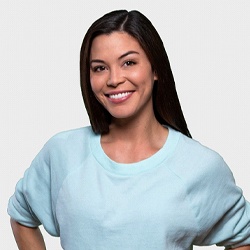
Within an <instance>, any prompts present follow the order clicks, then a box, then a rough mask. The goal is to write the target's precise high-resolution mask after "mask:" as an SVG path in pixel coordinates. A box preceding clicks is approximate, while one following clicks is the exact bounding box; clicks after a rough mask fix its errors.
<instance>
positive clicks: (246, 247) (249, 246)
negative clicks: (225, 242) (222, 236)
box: [234, 245, 250, 250]
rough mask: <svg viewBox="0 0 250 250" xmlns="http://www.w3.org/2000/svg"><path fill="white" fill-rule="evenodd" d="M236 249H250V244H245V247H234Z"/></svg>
mask: <svg viewBox="0 0 250 250" xmlns="http://www.w3.org/2000/svg"><path fill="white" fill-rule="evenodd" d="M234 250H250V245H248V246H243V247H237V248H234Z"/></svg>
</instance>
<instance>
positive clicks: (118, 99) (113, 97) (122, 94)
mask: <svg viewBox="0 0 250 250" xmlns="http://www.w3.org/2000/svg"><path fill="white" fill-rule="evenodd" d="M133 92H134V91H131V90H125V91H113V92H109V93H107V94H105V96H106V97H107V98H108V100H109V101H110V102H112V103H115V104H118V103H122V102H125V101H126V100H128V99H129V98H130V97H131V96H132V94H133Z"/></svg>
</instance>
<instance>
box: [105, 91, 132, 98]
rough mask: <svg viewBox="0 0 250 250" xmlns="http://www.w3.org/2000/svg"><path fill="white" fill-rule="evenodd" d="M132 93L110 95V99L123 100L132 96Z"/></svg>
mask: <svg viewBox="0 0 250 250" xmlns="http://www.w3.org/2000/svg"><path fill="white" fill-rule="evenodd" d="M130 93H131V92H124V93H119V94H113V95H109V97H110V98H112V99H119V98H123V97H126V96H128V95H129V94H130Z"/></svg>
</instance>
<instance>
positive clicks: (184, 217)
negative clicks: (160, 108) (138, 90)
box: [8, 127, 250, 250]
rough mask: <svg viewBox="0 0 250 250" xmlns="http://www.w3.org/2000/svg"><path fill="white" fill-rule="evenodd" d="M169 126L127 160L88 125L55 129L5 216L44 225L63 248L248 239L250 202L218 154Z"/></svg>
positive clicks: (232, 243) (135, 249)
mask: <svg viewBox="0 0 250 250" xmlns="http://www.w3.org/2000/svg"><path fill="white" fill-rule="evenodd" d="M168 129H169V135H168V138H167V140H166V142H165V144H164V146H163V147H162V148H161V149H160V150H159V151H158V152H157V153H155V154H154V155H153V156H151V157H149V158H148V159H146V160H143V161H140V162H137V163H132V164H120V163H116V162H114V161H112V160H111V159H110V158H109V157H108V156H107V155H106V154H105V153H104V151H103V150H102V147H101V144H100V135H96V134H94V133H93V131H92V129H91V127H84V128H79V129H75V130H70V131H66V132H61V133H59V134H57V135H55V136H53V137H52V138H51V139H50V140H49V141H48V142H47V143H46V144H45V145H44V147H43V148H42V150H41V151H40V152H39V153H38V155H37V156H36V157H35V159H34V160H33V162H32V164H31V166H30V168H28V169H27V170H26V172H25V174H24V177H23V178H22V179H21V180H20V181H19V182H18V183H17V186H16V190H15V193H14V195H13V196H12V197H11V198H10V200H9V206H8V213H9V215H10V216H11V217H12V218H13V219H15V220H16V221H18V222H19V223H21V224H23V225H26V226H30V227H36V226H39V225H41V224H42V225H43V226H44V228H45V229H46V230H47V232H48V233H49V234H51V235H53V236H60V240H61V245H62V248H63V249H65V250H83V249H84V250H85V249H86V250H92V249H98V250H102V249H108V250H117V249H119V250H125V249H126V250H128V249H129V250H140V249H141V250H147V249H148V250H152V249H157V250H163V249H164V250H166V249H182V250H184V249H185V250H186V249H192V246H193V245H210V244H218V245H224V246H226V247H227V248H228V249H229V248H233V247H237V246H241V245H246V244H250V218H249V216H250V204H249V203H248V202H247V201H246V200H245V199H244V197H243V195H242V191H241V189H240V188H239V187H237V186H236V185H235V182H234V178H233V175H232V173H231V171H230V170H229V168H228V166H227V165H226V163H225V162H224V160H223V159H222V157H221V156H220V155H219V154H217V153H216V152H214V151H213V150H211V149H208V148H207V147H205V146H203V145H201V144H200V143H199V142H197V141H195V140H193V139H190V138H188V137H186V136H185V135H183V134H181V133H179V132H177V131H175V130H174V129H172V128H168ZM142 150H143V149H142Z"/></svg>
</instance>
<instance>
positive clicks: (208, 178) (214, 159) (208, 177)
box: [170, 132, 233, 187]
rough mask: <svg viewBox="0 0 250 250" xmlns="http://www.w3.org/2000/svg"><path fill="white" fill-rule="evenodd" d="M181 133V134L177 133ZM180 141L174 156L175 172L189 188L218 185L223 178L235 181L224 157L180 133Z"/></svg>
mask: <svg viewBox="0 0 250 250" xmlns="http://www.w3.org/2000/svg"><path fill="white" fill-rule="evenodd" d="M176 133H179V132H176ZM179 134H180V135H179V140H178V143H177V145H176V148H175V151H174V153H173V156H172V162H171V163H172V164H171V165H170V166H171V171H173V172H174V173H175V174H176V175H177V176H178V177H179V178H180V179H181V180H182V181H183V182H184V183H185V184H186V185H188V186H189V187H195V186H196V187H198V186H199V185H204V184H207V185H208V184H209V185H212V186H213V185H216V180H218V181H220V179H221V177H222V176H223V177H224V178H230V179H231V180H233V176H232V173H231V171H230V169H229V168H228V166H227V165H226V163H225V161H224V159H223V157H222V156H221V155H220V154H219V153H218V152H216V151H214V150H213V149H210V148H208V147H206V146H204V145H203V144H201V143H200V142H198V141H196V140H194V139H191V138H189V137H187V136H185V135H183V134H181V133H179Z"/></svg>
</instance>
